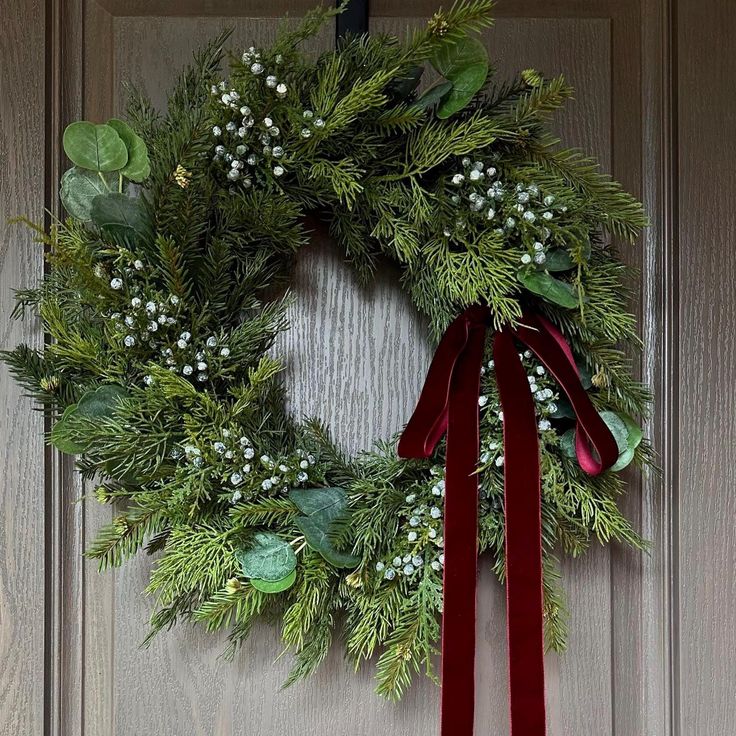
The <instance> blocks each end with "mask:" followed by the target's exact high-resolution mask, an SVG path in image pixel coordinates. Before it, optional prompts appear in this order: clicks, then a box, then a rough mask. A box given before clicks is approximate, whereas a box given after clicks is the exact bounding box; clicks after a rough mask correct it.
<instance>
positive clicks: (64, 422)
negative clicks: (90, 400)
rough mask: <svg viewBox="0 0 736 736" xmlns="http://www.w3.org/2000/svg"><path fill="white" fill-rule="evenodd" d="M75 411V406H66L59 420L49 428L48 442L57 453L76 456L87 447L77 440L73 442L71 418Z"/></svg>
mask: <svg viewBox="0 0 736 736" xmlns="http://www.w3.org/2000/svg"><path fill="white" fill-rule="evenodd" d="M76 409H77V405H76V404H71V406H67V408H66V409H65V410H64V413H63V414H62V415H61V417H60V418H59V420H58V421H57V422H56V424H54V426H53V427H52V428H51V434H50V435H49V442H50V443H51V444H52V445H53V446H54V447H55V448H56V449H57V450H59V452H63V453H65V454H67V455H78V454H79V453H80V452H84V450H85V448H86V447H87V445H86V444H84V443H82V442H80V441H79V440H75V439H74V437H73V432H72V423H73V419H72V417H73V416H74V412H75V411H76Z"/></svg>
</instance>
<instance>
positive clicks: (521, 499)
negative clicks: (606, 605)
mask: <svg viewBox="0 0 736 736" xmlns="http://www.w3.org/2000/svg"><path fill="white" fill-rule="evenodd" d="M490 318H491V312H490V309H489V308H488V307H484V306H473V307H470V308H469V309H466V310H465V311H464V312H463V313H462V314H461V315H459V316H458V317H457V318H456V319H455V320H454V322H452V324H451V325H450V326H449V327H448V329H447V331H446V332H445V334H444V336H443V338H442V340H441V341H440V344H439V346H438V348H437V351H436V353H435V356H434V358H433V360H432V364H431V366H430V368H429V372H428V374H427V380H426V382H425V384H424V388H423V389H422V393H421V395H420V397H419V401H418V403H417V407H416V409H415V411H414V414H413V415H412V417H411V419H410V420H409V423H408V424H407V426H406V429H405V430H404V433H403V435H402V437H401V440H400V442H399V447H398V452H399V455H400V456H401V457H405V458H409V457H413V458H426V457H429V456H430V455H431V454H432V452H433V451H434V449H435V447H436V446H437V443H438V442H439V441H440V439H441V438H442V436H443V435H444V434H447V451H446V461H445V462H446V473H445V511H444V554H445V565H444V573H443V614H442V705H441V734H442V736H472V734H473V717H474V702H475V605H476V603H475V601H476V578H477V565H478V549H477V546H478V480H477V475H476V469H477V466H478V453H479V413H478V412H479V407H478V394H479V392H480V373H481V364H482V361H483V353H484V349H485V340H486V330H487V327H488V325H489V324H490ZM516 341H519V342H522V343H524V344H525V345H526V346H527V347H528V348H529V349H530V350H532V351H533V352H534V353H535V354H536V356H537V358H538V359H539V360H540V362H541V363H543V364H544V366H546V368H547V370H549V372H550V373H551V374H552V376H553V377H554V378H555V380H556V381H557V382H558V384H559V385H560V387H561V388H562V390H563V391H564V392H565V394H566V395H567V397H568V399H569V400H570V403H571V405H572V407H573V409H574V411H575V414H576V417H577V432H576V452H577V455H578V460H579V462H580V465H581V467H582V468H583V470H584V471H585V472H587V473H590V474H592V475H595V474H598V473H601V472H602V471H603V470H605V469H607V468H609V467H610V466H611V465H613V463H614V462H616V459H617V458H618V447H617V445H616V441H615V439H614V437H613V436H612V435H611V432H610V430H609V429H608V427H607V426H606V424H605V422H604V421H603V419H602V418H601V417H600V415H599V414H598V412H597V411H596V409H595V407H594V406H593V404H592V403H591V401H590V398H589V397H588V395H587V393H586V392H585V389H583V387H582V385H581V383H580V377H579V374H578V369H577V366H576V364H575V360H574V358H573V354H572V351H571V350H570V347H569V345H568V344H567V342H566V341H565V338H564V337H563V336H562V334H561V333H560V332H559V330H557V328H556V327H555V326H554V325H552V324H551V323H550V322H549V321H548V320H546V319H545V318H544V317H542V316H539V315H533V314H525V315H524V316H523V318H522V320H521V322H520V324H519V325H518V326H517V327H516V328H514V329H512V328H510V327H506V328H504V329H503V330H501V331H499V332H497V333H496V334H495V336H494V340H493V352H494V359H495V370H496V381H497V384H498V392H499V398H500V401H501V409H502V411H503V417H504V423H503V424H504V427H503V442H504V466H505V473H504V498H505V520H506V591H507V619H508V623H507V633H508V641H509V689H510V695H509V699H510V712H511V734H512V736H545V721H546V716H545V703H544V626H543V623H544V621H543V615H542V613H543V593H542V540H541V487H540V486H541V484H540V469H539V437H538V430H537V420H536V413H535V407H534V401H533V398H532V395H531V392H530V390H529V382H528V379H527V375H526V372H525V371H524V367H523V365H522V363H521V360H520V358H519V354H518V352H517V347H516Z"/></svg>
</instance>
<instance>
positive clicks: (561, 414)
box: [550, 396, 575, 419]
mask: <svg viewBox="0 0 736 736" xmlns="http://www.w3.org/2000/svg"><path fill="white" fill-rule="evenodd" d="M555 406H556V407H557V408H556V409H555V410H554V411H553V412H552V413H551V414H550V417H552V419H575V410H574V409H573V408H572V404H571V403H570V400H569V399H568V398H567V396H560V398H559V399H555Z"/></svg>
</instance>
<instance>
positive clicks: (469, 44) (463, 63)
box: [430, 36, 489, 91]
mask: <svg viewBox="0 0 736 736" xmlns="http://www.w3.org/2000/svg"><path fill="white" fill-rule="evenodd" d="M430 61H431V63H432V66H433V67H434V68H435V69H436V70H437V71H438V72H439V73H440V74H441V75H442V76H443V77H444V78H445V79H449V80H450V81H451V82H454V81H455V80H456V79H458V78H460V77H461V76H462V75H463V74H464V73H465V72H466V71H467V70H468V69H470V68H471V67H481V66H483V67H485V70H486V73H488V69H489V64H488V52H487V51H486V47H485V46H484V45H483V44H482V43H481V41H480V40H479V39H478V38H475V37H473V36H463V37H462V38H460V39H457V40H448V41H446V42H445V43H443V44H442V45H441V46H440V47H439V48H438V49H437V51H436V52H435V54H434V56H432V58H431V59H430ZM483 81H485V77H484V79H483ZM480 86H482V84H481V85H480ZM480 86H479V87H478V89H480ZM476 91H477V90H476Z"/></svg>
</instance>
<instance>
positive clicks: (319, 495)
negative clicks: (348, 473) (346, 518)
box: [289, 488, 348, 522]
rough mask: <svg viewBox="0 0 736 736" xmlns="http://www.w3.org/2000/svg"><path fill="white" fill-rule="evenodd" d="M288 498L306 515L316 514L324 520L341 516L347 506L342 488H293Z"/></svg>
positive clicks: (328, 520)
mask: <svg viewBox="0 0 736 736" xmlns="http://www.w3.org/2000/svg"><path fill="white" fill-rule="evenodd" d="M289 498H290V499H291V501H292V502H293V503H294V505H295V506H296V507H297V508H298V509H299V511H301V512H302V513H303V514H305V515H306V516H318V517H319V518H320V519H324V520H325V521H326V522H332V521H334V520H335V519H337V518H338V517H340V516H342V515H343V514H344V512H345V511H346V509H347V507H348V499H347V494H346V493H345V490H344V489H343V488H293V489H292V490H291V491H289Z"/></svg>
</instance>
